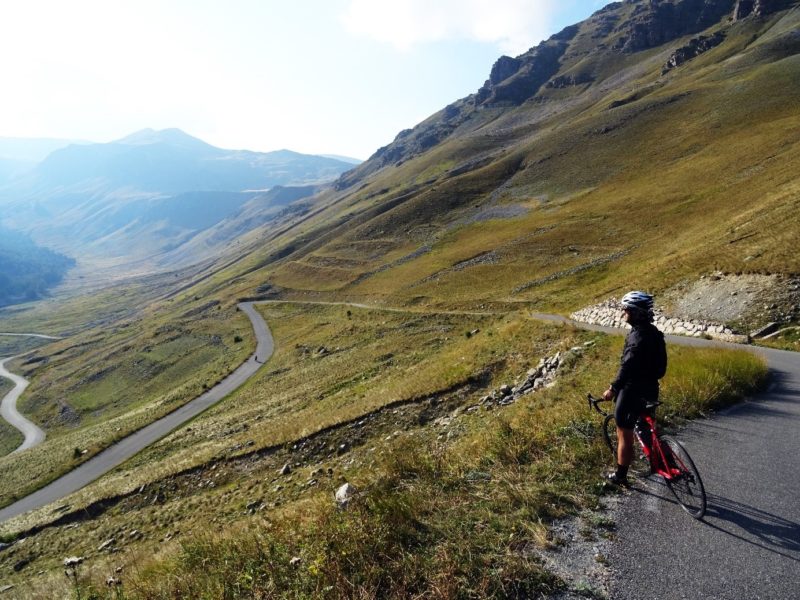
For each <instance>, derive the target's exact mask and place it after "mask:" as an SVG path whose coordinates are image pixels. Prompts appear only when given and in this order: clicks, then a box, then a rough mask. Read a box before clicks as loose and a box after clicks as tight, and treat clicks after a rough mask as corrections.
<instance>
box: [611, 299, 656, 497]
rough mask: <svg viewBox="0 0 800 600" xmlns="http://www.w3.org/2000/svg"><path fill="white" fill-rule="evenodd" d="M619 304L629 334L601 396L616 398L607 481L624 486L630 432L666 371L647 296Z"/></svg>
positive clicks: (650, 303)
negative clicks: (613, 454) (613, 463)
mask: <svg viewBox="0 0 800 600" xmlns="http://www.w3.org/2000/svg"><path fill="white" fill-rule="evenodd" d="M621 304H622V310H623V311H624V314H625V321H626V322H627V323H628V324H629V325H630V326H631V331H630V333H628V337H627V338H626V339H625V348H624V349H623V351H622V359H621V361H620V367H619V371H618V373H617V377H616V379H614V381H613V382H612V384H611V385H610V386H609V388H608V389H607V390H606V391H605V392H604V393H603V399H604V400H612V399H614V398H616V407H615V409H614V418H615V419H616V422H617V440H618V442H617V469H616V471H614V472H612V473H609V474H608V475H607V478H608V480H609V481H610V482H612V483H614V484H617V485H627V483H628V467H629V466H630V464H631V461H632V460H633V430H634V427H635V426H636V422H637V421H638V420H639V416H640V415H641V414H642V413H643V412H645V410H646V408H645V407H646V404H647V402H648V401H654V400H657V399H658V380H659V379H661V378H662V377H663V376H664V373H665V372H666V370H667V349H666V344H665V343H664V334H662V333H661V332H660V331H659V330H658V329H656V326H655V325H653V297H652V296H651V295H650V294H647V293H645V292H638V291H635V292H628V293H627V294H625V295H624V296H623V297H622V300H621ZM644 441H645V442H647V440H644Z"/></svg>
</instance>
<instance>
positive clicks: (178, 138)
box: [114, 127, 214, 149]
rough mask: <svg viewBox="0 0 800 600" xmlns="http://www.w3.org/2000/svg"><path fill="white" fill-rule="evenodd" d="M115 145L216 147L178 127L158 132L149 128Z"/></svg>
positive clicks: (118, 141)
mask: <svg viewBox="0 0 800 600" xmlns="http://www.w3.org/2000/svg"><path fill="white" fill-rule="evenodd" d="M114 143H116V144H125V145H128V146H148V145H151V144H167V145H169V146H179V147H183V148H207V149H208V148H214V146H212V145H211V144H208V143H206V142H204V141H203V140H201V139H199V138H196V137H193V136H191V135H189V134H188V133H186V132H185V131H182V130H181V129H178V128H177V127H171V128H169V129H158V130H156V129H151V128H149V127H148V128H146V129H141V130H139V131H137V132H135V133H132V134H130V135H127V136H125V137H124V138H122V139H119V140H116V142H114Z"/></svg>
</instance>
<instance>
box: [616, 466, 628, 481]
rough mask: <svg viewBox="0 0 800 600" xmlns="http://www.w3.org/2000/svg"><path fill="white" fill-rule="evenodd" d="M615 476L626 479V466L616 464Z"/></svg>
mask: <svg viewBox="0 0 800 600" xmlns="http://www.w3.org/2000/svg"><path fill="white" fill-rule="evenodd" d="M617 477H618V478H619V479H627V477H628V467H626V466H623V465H619V464H618V465H617Z"/></svg>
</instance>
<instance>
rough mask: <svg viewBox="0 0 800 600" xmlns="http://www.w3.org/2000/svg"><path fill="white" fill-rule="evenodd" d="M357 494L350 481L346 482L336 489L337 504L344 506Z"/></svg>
mask: <svg viewBox="0 0 800 600" xmlns="http://www.w3.org/2000/svg"><path fill="white" fill-rule="evenodd" d="M355 495H356V488H355V486H353V485H352V484H350V483H345V484H344V485H342V486H341V487H340V488H339V489H338V490H336V495H335V498H336V504H338V505H339V506H340V507H342V508H344V507H345V506H347V505H348V504H349V503H350V501H351V500H352V499H353V498H354V497H355Z"/></svg>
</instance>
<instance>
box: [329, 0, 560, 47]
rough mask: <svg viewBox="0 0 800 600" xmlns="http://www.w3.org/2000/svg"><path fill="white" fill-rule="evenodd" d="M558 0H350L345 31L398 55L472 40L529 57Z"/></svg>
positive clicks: (344, 19)
mask: <svg viewBox="0 0 800 600" xmlns="http://www.w3.org/2000/svg"><path fill="white" fill-rule="evenodd" d="M556 4H557V0H392V1H390V2H382V1H378V2H376V1H375V0H350V4H349V6H348V7H347V10H346V11H345V13H344V14H343V16H342V23H343V24H344V26H345V28H346V29H347V30H348V31H349V32H350V33H353V34H357V35H363V36H366V37H369V38H372V39H375V40H377V41H380V42H384V43H388V44H392V45H393V46H395V47H396V48H398V49H400V50H409V49H410V48H411V47H413V46H415V45H417V44H421V43H426V42H438V41H447V40H469V41H477V42H487V43H494V44H496V45H497V46H498V48H499V49H500V50H501V51H503V52H505V53H507V54H511V55H517V54H521V53H523V52H525V51H526V50H528V49H529V48H531V47H532V46H534V45H536V44H537V43H538V42H539V41H541V40H542V39H544V38H545V37H547V35H548V33H549V32H550V26H551V21H552V18H553V16H554V13H555V11H556Z"/></svg>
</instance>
